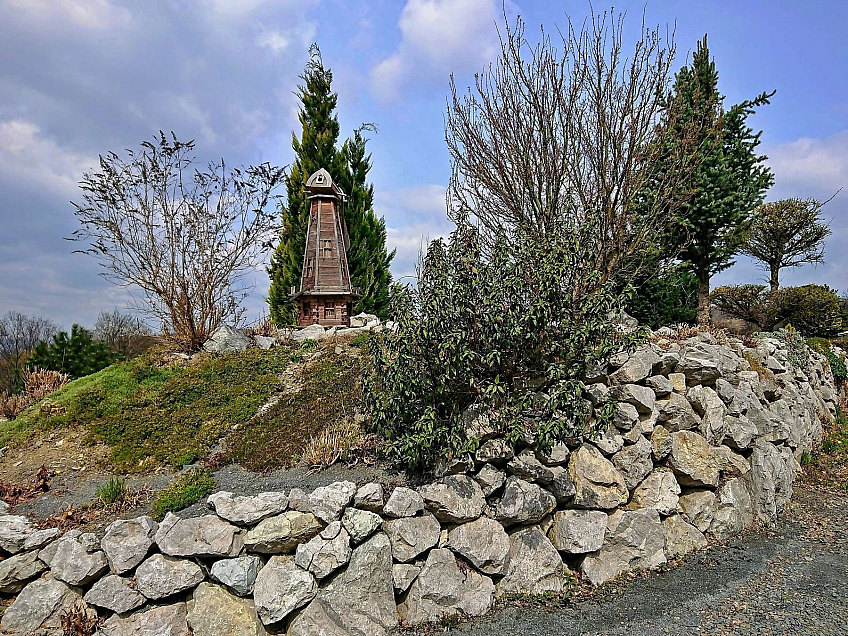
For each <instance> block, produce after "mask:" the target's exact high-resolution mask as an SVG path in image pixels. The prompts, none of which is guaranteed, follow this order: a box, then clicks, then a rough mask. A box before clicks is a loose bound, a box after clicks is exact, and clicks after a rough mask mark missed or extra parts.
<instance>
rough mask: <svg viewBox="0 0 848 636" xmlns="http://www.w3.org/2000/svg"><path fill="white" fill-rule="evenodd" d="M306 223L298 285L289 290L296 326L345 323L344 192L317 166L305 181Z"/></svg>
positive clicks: (350, 293) (351, 294)
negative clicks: (307, 202)
mask: <svg viewBox="0 0 848 636" xmlns="http://www.w3.org/2000/svg"><path fill="white" fill-rule="evenodd" d="M306 193H307V196H308V199H309V203H310V208H309V224H308V225H307V228H306V249H304V252H303V274H302V275H301V278H300V289H299V290H297V293H294V290H292V298H293V300H294V301H295V302H296V303H297V326H298V327H308V326H309V325H312V324H319V325H324V326H325V327H332V326H338V327H347V326H349V325H350V315H351V311H352V309H353V301H354V300H355V299H356V298H357V297H358V294H357V293H356V290H354V289H353V288H352V287H351V285H350V270H349V269H348V264H347V250H348V248H349V247H350V238H349V237H348V233H347V225H346V223H345V218H344V204H345V193H344V192H342V191H341V189H340V188H339V187H338V186H337V185H336V184H335V183H333V179H332V177H331V176H330V173H329V172H327V171H326V170H325V169H324V168H321V169H320V170H318V172H316V173H315V174H313V175H312V176H311V177H309V179H307V181H306Z"/></svg>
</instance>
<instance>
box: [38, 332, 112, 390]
mask: <svg viewBox="0 0 848 636" xmlns="http://www.w3.org/2000/svg"><path fill="white" fill-rule="evenodd" d="M119 357H120V356H119V355H118V354H116V353H114V352H113V351H111V350H110V349H109V347H107V346H106V345H105V344H103V343H102V342H98V341H96V340H95V339H94V337H93V336H92V335H91V332H90V331H89V330H88V329H85V328H83V327H80V326H79V325H74V326H73V327H72V328H71V335H70V337H69V336H68V333H67V332H65V331H60V332H59V333H58V334H56V335H55V336H53V342H50V343H48V342H42V343H39V344H38V345H37V346H36V347H35V351H34V352H33V354H32V357H30V359H29V360H28V363H29V364H30V365H31V366H33V367H38V368H40V369H49V370H51V371H59V372H61V373H67V374H68V375H70V376H71V377H72V378H81V377H83V376H86V375H91V374H92V373H96V372H97V371H100V369H104V368H106V367H108V366H109V365H110V364H112V363H113V362H115V361H116V360H118V359H119Z"/></svg>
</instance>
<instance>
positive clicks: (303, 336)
mask: <svg viewBox="0 0 848 636" xmlns="http://www.w3.org/2000/svg"><path fill="white" fill-rule="evenodd" d="M326 336H327V330H326V329H324V327H322V326H321V325H318V324H315V325H309V326H308V327H304V328H303V329H295V330H294V331H292V334H291V339H292V340H294V341H295V342H304V341H306V340H322V339H323V338H325V337H326Z"/></svg>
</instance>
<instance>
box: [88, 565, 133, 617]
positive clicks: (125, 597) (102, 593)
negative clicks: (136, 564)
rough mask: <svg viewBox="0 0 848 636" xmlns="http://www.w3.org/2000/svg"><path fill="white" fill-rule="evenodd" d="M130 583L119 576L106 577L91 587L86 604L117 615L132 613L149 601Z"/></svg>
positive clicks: (110, 575)
mask: <svg viewBox="0 0 848 636" xmlns="http://www.w3.org/2000/svg"><path fill="white" fill-rule="evenodd" d="M130 583H131V581H130V580H129V579H125V578H124V577H122V576H118V575H117V574H109V575H108V576H104V577H103V578H102V579H100V580H99V581H97V583H95V584H94V585H92V586H91V589H90V590H89V591H88V592H87V593H86V595H85V602H86V603H88V604H89V605H94V606H96V607H102V608H104V609H107V610H109V611H110V612H115V613H116V614H126V613H127V612H131V611H133V610H134V609H138V608H139V607H141V606H142V605H144V604H145V603H146V602H147V599H146V598H145V597H144V596H143V595H142V594H141V593H140V592H139V591H138V590H136V589H134V588H133V587H131V585H130Z"/></svg>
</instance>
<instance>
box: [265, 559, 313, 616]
mask: <svg viewBox="0 0 848 636" xmlns="http://www.w3.org/2000/svg"><path fill="white" fill-rule="evenodd" d="M317 591H318V585H317V584H316V583H315V577H314V576H312V574H310V573H309V572H307V571H306V570H303V569H301V568H299V567H297V565H295V563H294V559H293V558H292V557H288V556H272V557H271V558H270V559H269V560H268V563H267V564H266V565H265V567H264V568H262V569H261V570H259V576H257V577H256V585H255V586H254V588H253V601H254V602H255V603H256V612H257V613H258V614H259V619H260V620H261V621H262V623H263V624H264V625H272V624H274V623H279V622H280V621H281V620H283V619H284V618H285V617H286V616H288V615H289V614H291V613H292V612H293V611H294V610H296V609H298V608H299V607H303V606H304V605H306V604H307V603H309V602H310V601H311V600H312V599H313V598H315V594H316V593H317Z"/></svg>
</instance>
